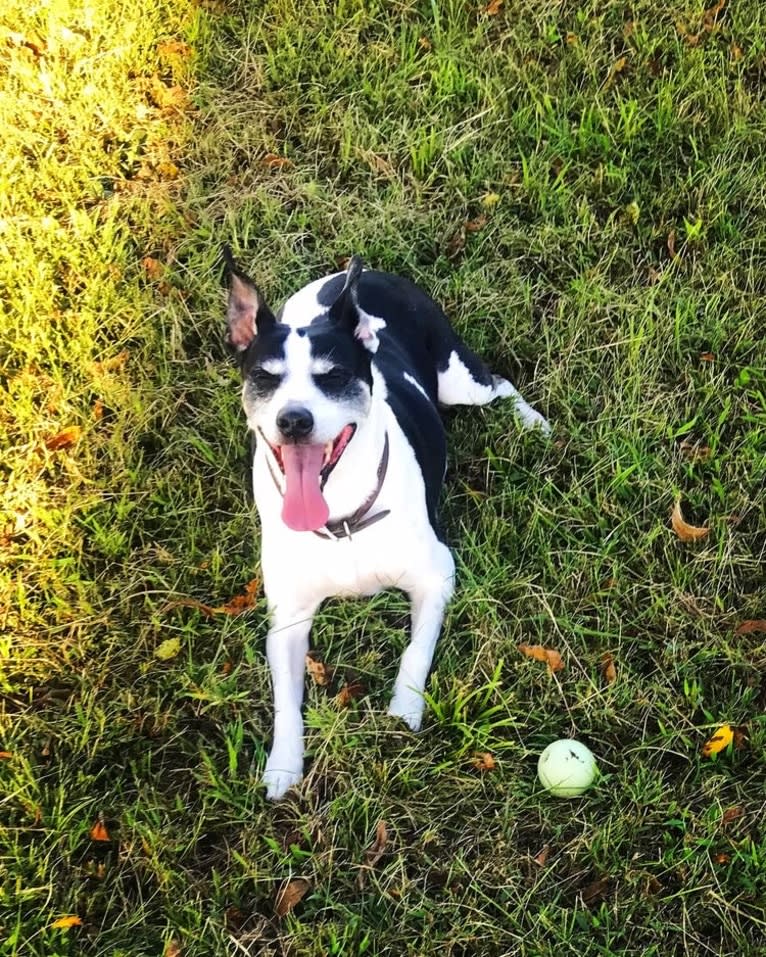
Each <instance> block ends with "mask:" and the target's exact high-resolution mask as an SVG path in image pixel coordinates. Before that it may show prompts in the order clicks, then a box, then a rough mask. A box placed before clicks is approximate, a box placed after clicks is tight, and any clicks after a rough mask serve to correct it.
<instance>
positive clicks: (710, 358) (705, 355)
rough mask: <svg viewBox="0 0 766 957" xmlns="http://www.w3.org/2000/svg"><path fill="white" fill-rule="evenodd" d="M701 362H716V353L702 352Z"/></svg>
mask: <svg viewBox="0 0 766 957" xmlns="http://www.w3.org/2000/svg"><path fill="white" fill-rule="evenodd" d="M700 361H701V362H715V353H714V352H700Z"/></svg>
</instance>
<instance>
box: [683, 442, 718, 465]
mask: <svg viewBox="0 0 766 957" xmlns="http://www.w3.org/2000/svg"><path fill="white" fill-rule="evenodd" d="M678 451H679V452H680V453H681V455H682V456H683V457H684V458H685V459H686V461H687V462H707V460H708V459H709V458H710V456H711V455H712V454H713V450H712V449H711V448H710V446H709V445H703V444H702V442H692V441H690V440H689V439H684V440H683V442H682V443H681V444H680V445H679V446H678Z"/></svg>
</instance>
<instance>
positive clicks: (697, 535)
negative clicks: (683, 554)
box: [670, 499, 710, 542]
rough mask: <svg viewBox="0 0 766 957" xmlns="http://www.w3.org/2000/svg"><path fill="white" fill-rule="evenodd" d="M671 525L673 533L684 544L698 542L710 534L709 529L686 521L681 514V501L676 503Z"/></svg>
mask: <svg viewBox="0 0 766 957" xmlns="http://www.w3.org/2000/svg"><path fill="white" fill-rule="evenodd" d="M670 523H671V525H672V526H673V531H674V532H675V533H676V535H678V537H679V538H680V539H681V541H682V542H697V541H699V540H700V539H701V538H705V537H706V536H707V534H708V533H709V532H710V529H709V528H703V527H700V526H699V525H690V524H689V523H688V522H686V521H684V517H683V515H682V514H681V499H679V500H678V501H677V502H676V506H675V508H674V509H673V514H672V515H671V516H670Z"/></svg>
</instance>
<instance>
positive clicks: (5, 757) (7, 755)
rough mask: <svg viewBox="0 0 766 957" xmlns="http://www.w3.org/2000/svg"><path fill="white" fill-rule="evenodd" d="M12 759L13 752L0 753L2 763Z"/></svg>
mask: <svg viewBox="0 0 766 957" xmlns="http://www.w3.org/2000/svg"><path fill="white" fill-rule="evenodd" d="M12 757H13V752H12V751H0V761H9V760H10V759H11V758H12Z"/></svg>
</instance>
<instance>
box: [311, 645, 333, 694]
mask: <svg viewBox="0 0 766 957" xmlns="http://www.w3.org/2000/svg"><path fill="white" fill-rule="evenodd" d="M306 670H307V671H308V673H309V674H310V675H311V677H312V678H313V679H314V684H317V685H320V686H321V687H324V686H325V685H328V684H329V683H330V682H331V681H332V668H328V667H327V665H326V664H325V663H324V662H323V661H322V660H321V659H320V658H317V657H316V654H315V652H313V651H310V652H309V653H308V654H307V655H306Z"/></svg>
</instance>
